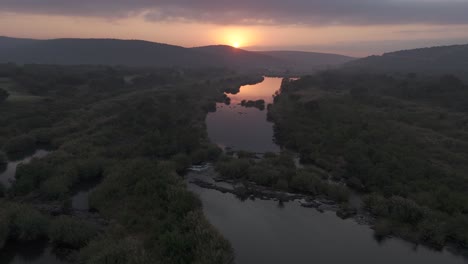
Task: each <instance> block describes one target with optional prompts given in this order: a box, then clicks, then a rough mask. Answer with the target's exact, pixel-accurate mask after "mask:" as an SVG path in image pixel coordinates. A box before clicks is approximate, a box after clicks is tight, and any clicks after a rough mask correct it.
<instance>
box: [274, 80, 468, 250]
mask: <svg viewBox="0 0 468 264" xmlns="http://www.w3.org/2000/svg"><path fill="white" fill-rule="evenodd" d="M281 91H282V93H281V94H278V95H277V96H276V97H275V100H274V101H275V102H274V105H273V106H271V107H270V108H269V117H270V118H271V119H272V120H273V121H274V122H275V124H276V125H275V133H276V138H277V140H278V141H279V142H280V143H281V144H282V145H284V146H285V147H286V148H289V149H292V150H295V151H297V152H299V153H300V155H301V161H302V162H303V163H306V164H310V165H313V166H314V167H318V168H321V169H323V170H325V171H327V172H328V173H329V174H331V175H332V177H333V179H334V180H335V181H343V182H345V183H346V184H347V185H348V186H350V187H352V188H354V189H356V190H358V191H361V192H364V193H369V194H370V193H374V194H375V195H377V196H374V195H373V196H372V199H370V200H368V203H367V206H368V208H369V210H371V212H373V213H374V214H375V215H376V216H378V218H379V222H378V224H377V225H376V230H377V231H378V232H379V233H384V234H385V233H393V234H395V235H399V236H402V237H405V238H408V239H411V240H413V241H421V242H424V243H429V244H432V245H434V246H436V247H440V246H443V245H445V244H446V243H447V242H456V243H458V244H460V245H462V246H464V247H466V246H467V244H466V241H467V237H468V232H466V231H467V230H466V226H468V218H467V216H468V207H467V205H468V196H467V194H466V188H467V187H468V178H467V177H466V173H465V172H466V171H467V169H468V168H467V167H466V164H468V144H467V143H468V141H467V140H468V137H467V134H466V120H467V118H468V114H467V112H466V108H465V106H466V105H467V104H466V103H468V102H467V101H466V100H467V98H468V86H466V85H465V84H464V83H463V82H461V81H460V80H459V79H457V78H456V77H454V76H441V77H432V78H428V77H425V76H418V75H415V74H410V75H394V76H389V75H373V74H349V73H343V72H339V71H328V72H322V73H320V74H317V75H314V76H307V77H304V78H302V79H300V80H297V81H289V80H285V81H284V82H283V85H282V89H281ZM449 102H450V103H449ZM376 197H378V198H376ZM454 219H456V220H454ZM454 230H457V231H456V232H454Z"/></svg>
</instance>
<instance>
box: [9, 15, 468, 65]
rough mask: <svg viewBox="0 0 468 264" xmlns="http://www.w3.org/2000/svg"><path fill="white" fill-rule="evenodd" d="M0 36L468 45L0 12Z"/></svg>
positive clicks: (388, 30)
mask: <svg viewBox="0 0 468 264" xmlns="http://www.w3.org/2000/svg"><path fill="white" fill-rule="evenodd" d="M0 35H3V36H11V37H25V38H39V39H45V38H64V37H73V38H122V39H143V40H149V41H155V42H163V43H169V44H174V45H181V46H186V47H192V46H202V45H211V44H227V45H234V44H236V43H237V44H238V45H239V46H240V47H243V48H247V49H253V50H266V49H295V50H308V51H319V52H335V53H341V54H347V55H354V56H365V55H370V54H376V53H377V54H379V53H382V52H384V51H393V50H398V49H402V48H416V47H423V46H433V45H441V44H450V43H451V42H455V43H457V42H460V43H462V42H463V41H464V42H465V43H468V25H425V24H404V25H358V26H343V25H337V26H333V25H328V26H312V25H239V26H236V25H219V24H213V23H201V22H190V23H187V22H180V21H179V22H160V21H159V22H158V21H149V20H147V19H144V18H143V17H142V16H138V15H137V16H128V17H122V18H103V17H83V16H81V17H80V16H69V15H68V16H65V15H41V14H25V13H13V12H3V13H2V12H0Z"/></svg>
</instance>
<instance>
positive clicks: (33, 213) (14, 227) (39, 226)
mask: <svg viewBox="0 0 468 264" xmlns="http://www.w3.org/2000/svg"><path fill="white" fill-rule="evenodd" d="M48 224H49V220H48V218H47V217H46V216H44V215H43V214H41V213H40V212H39V211H37V210H36V209H33V208H31V207H29V206H26V205H22V204H18V203H11V202H5V201H0V248H2V247H3V246H4V244H5V242H6V241H7V240H8V239H15V240H19V241H32V240H37V239H41V238H44V237H46V235H47V228H48Z"/></svg>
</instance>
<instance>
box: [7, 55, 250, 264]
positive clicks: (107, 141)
mask: <svg viewBox="0 0 468 264" xmlns="http://www.w3.org/2000/svg"><path fill="white" fill-rule="evenodd" d="M0 76H1V77H2V78H4V79H5V80H7V81H8V82H10V83H11V85H12V86H13V87H15V91H18V93H21V94H23V95H25V96H29V95H34V96H38V97H40V98H42V99H40V100H34V101H11V102H8V104H2V105H0V111H2V115H1V116H0V125H1V126H0V148H1V149H3V150H4V151H5V152H6V153H7V154H8V155H12V154H17V153H20V152H25V151H29V150H35V149H37V148H43V147H46V148H51V149H53V151H52V152H51V153H50V154H49V155H47V156H46V157H45V158H41V159H35V160H32V161H31V162H30V163H28V164H22V165H20V166H18V169H17V174H16V181H15V182H14V183H13V185H12V187H11V188H10V189H9V190H7V194H6V198H5V200H6V201H8V203H11V204H14V205H15V206H16V205H17V206H29V205H27V204H28V203H29V202H33V205H34V206H37V205H38V204H39V205H40V204H46V205H47V204H54V205H56V204H59V205H63V208H62V209H63V210H60V213H59V214H63V213H67V212H68V210H66V209H67V206H66V205H67V203H68V201H69V199H70V197H71V195H72V194H73V193H74V191H75V190H76V188H77V187H78V186H80V184H81V183H83V182H89V181H96V182H101V183H100V184H99V186H98V187H97V189H96V190H95V191H94V192H93V195H92V196H91V201H90V202H91V207H92V209H93V211H96V212H98V214H99V215H100V217H103V218H105V219H106V220H108V222H109V224H108V226H106V228H104V229H96V227H95V226H94V225H93V224H92V223H89V222H88V221H87V220H86V219H81V218H79V217H70V216H56V212H55V211H54V213H53V214H52V212H49V213H51V214H52V215H50V216H46V217H45V219H47V221H45V223H47V225H45V227H44V229H38V230H44V235H43V236H44V238H48V239H49V240H50V241H51V242H53V243H54V244H55V245H56V246H59V247H64V246H65V247H68V248H72V249H75V250H79V251H80V253H79V257H78V259H76V261H77V262H79V261H81V262H82V263H109V262H108V261H109V260H112V263H229V262H232V260H233V253H232V250H231V247H230V245H229V243H228V242H227V241H226V240H224V239H223V238H222V237H221V235H219V234H218V233H217V231H215V230H214V229H213V228H212V227H211V226H210V224H209V223H208V222H207V221H206V220H205V219H204V216H203V214H202V212H201V204H200V201H199V200H198V198H197V197H195V196H194V195H193V194H192V193H190V192H189V191H188V190H187V189H186V187H185V185H184V183H183V180H182V178H181V177H180V176H179V175H178V174H177V172H179V173H183V172H184V170H185V169H186V168H187V167H188V166H190V165H191V164H198V163H202V162H206V161H216V160H217V159H218V157H219V155H220V154H221V150H220V149H219V148H218V147H216V146H214V145H212V144H211V143H209V142H208V140H207V136H206V131H205V124H204V120H205V116H206V114H207V111H209V109H210V106H211V105H212V104H213V103H214V102H216V101H218V100H219V99H221V100H222V98H223V96H222V95H223V94H224V92H225V90H223V89H219V87H230V86H232V85H233V80H236V81H235V82H236V83H239V84H241V85H242V80H243V79H244V82H249V81H250V80H251V79H252V78H253V77H249V76H246V77H242V76H238V75H235V74H233V73H232V72H230V71H225V70H222V69H221V70H218V69H214V70H210V71H199V70H182V69H160V70H155V69H129V68H121V67H98V66H96V67H92V66H69V67H58V66H44V65H25V66H15V65H12V64H8V65H0ZM257 79H258V78H257ZM193 91H196V93H194V92H193ZM98 180H99V181H98ZM6 201H5V202H6ZM17 201H23V203H25V204H24V205H23V204H20V203H19V202H17ZM33 205H31V206H33ZM31 206H29V207H31ZM40 208H43V207H40ZM32 210H34V209H32ZM7 222H8V221H7ZM5 226H9V225H5ZM2 230H7V231H8V230H9V229H7V228H3V229H2ZM7 231H6V234H8V235H7V237H8V236H9V231H8V232H7ZM96 232H98V233H96Z"/></svg>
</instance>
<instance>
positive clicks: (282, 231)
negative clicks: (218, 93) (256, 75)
mask: <svg viewBox="0 0 468 264" xmlns="http://www.w3.org/2000/svg"><path fill="white" fill-rule="evenodd" d="M280 85H281V79H279V78H266V79H265V81H264V82H263V83H261V84H257V85H249V86H244V87H242V88H241V91H240V93H239V94H237V95H229V96H230V97H231V100H232V101H231V106H225V105H222V104H218V108H217V111H216V112H215V113H210V114H209V115H208V117H207V127H208V134H209V137H210V139H211V140H212V142H215V143H217V144H219V145H221V146H227V147H232V148H234V149H238V150H248V151H253V152H265V151H278V150H279V147H278V146H276V145H275V144H274V142H273V130H272V124H271V123H269V122H268V121H267V120H266V110H265V111H260V110H258V109H255V108H245V107H242V106H240V105H237V104H238V103H239V102H240V101H241V100H244V99H247V100H258V99H264V100H266V101H267V102H271V101H272V98H271V95H272V94H273V93H274V92H275V91H276V90H278V89H279V88H280ZM240 113H243V114H240ZM192 177H193V175H192ZM189 189H190V190H192V191H193V192H194V193H196V194H198V195H199V196H200V198H201V200H202V202H203V206H204V212H205V215H206V216H207V218H208V220H209V221H210V222H211V223H212V224H213V225H214V226H215V227H216V228H217V229H218V230H219V231H220V232H221V233H222V234H223V235H224V236H225V237H226V238H227V239H228V240H229V241H230V242H231V244H232V246H233V248H234V251H235V253H236V263H238V264H254V263H255V264H257V263H269V264H276V263H278V264H280V263H281V264H283V263H295V264H302V263H304V264H306V263H307V264H309V263H318V264H335V263H336V264H338V263H360V264H376V263H379V264H417V263H424V264H461V263H468V261H467V259H465V258H463V257H461V256H457V255H454V254H451V253H450V252H448V251H446V250H444V251H433V250H431V249H428V248H426V247H423V246H415V245H413V244H410V243H407V242H405V241H402V240H401V239H396V238H391V239H386V240H384V241H380V242H379V241H378V240H376V239H375V238H374V235H373V230H371V229H370V228H369V226H366V225H359V224H358V223H356V222H355V221H354V220H351V219H350V220H342V219H340V218H338V217H337V216H336V215H335V213H333V212H325V213H320V212H318V211H316V210H315V209H310V208H304V207H301V206H300V205H299V203H298V202H297V201H294V202H289V203H284V204H283V205H281V206H280V205H279V204H278V202H275V201H263V200H258V199H257V200H254V201H252V200H246V201H240V200H239V199H237V198H236V197H234V195H232V194H229V193H227V194H223V193H221V192H218V191H216V190H211V189H203V188H200V187H198V186H196V185H194V184H189Z"/></svg>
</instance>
